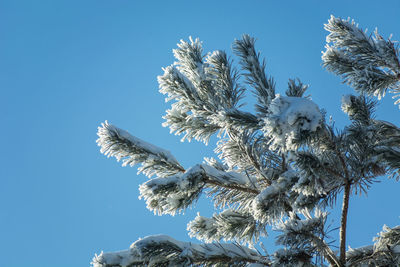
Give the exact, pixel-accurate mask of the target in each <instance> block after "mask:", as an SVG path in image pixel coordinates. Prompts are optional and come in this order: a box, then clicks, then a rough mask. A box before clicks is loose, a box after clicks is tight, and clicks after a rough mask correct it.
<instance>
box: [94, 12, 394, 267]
mask: <svg viewBox="0 0 400 267" xmlns="http://www.w3.org/2000/svg"><path fill="white" fill-rule="evenodd" d="M325 29H326V30H327V31H329V35H328V37H327V43H328V44H327V46H326V51H325V52H324V53H323V56H322V60H323V65H324V66H325V67H326V69H327V70H329V71H332V72H333V73H335V74H337V75H339V76H341V77H342V78H343V82H345V83H347V84H348V85H350V86H352V87H353V88H354V89H355V90H356V91H357V92H358V93H359V95H347V96H344V97H343V99H342V110H343V111H344V112H345V113H346V114H347V115H348V116H349V119H350V121H351V124H350V125H348V126H347V127H345V128H344V129H342V130H337V129H336V128H335V127H334V126H333V125H332V124H331V123H327V122H326V121H325V115H324V111H323V110H321V109H320V108H319V107H318V105H317V104H315V103H314V102H313V101H312V100H311V98H310V97H309V96H305V92H306V90H307V88H308V86H307V85H305V84H303V83H302V82H301V81H300V80H298V79H296V80H289V82H288V88H287V90H286V92H285V95H280V94H276V92H275V91H276V90H275V82H274V80H273V78H272V77H268V75H267V74H266V72H265V67H266V64H265V61H264V60H261V59H260V53H258V52H256V49H255V39H254V38H252V37H250V36H248V35H243V36H242V38H241V39H239V40H236V41H235V42H234V44H233V52H234V54H235V55H236V56H237V57H238V58H239V64H240V71H238V70H237V69H235V67H234V66H233V63H232V61H231V60H229V59H228V56H227V55H226V53H225V52H223V51H215V52H212V53H209V54H207V55H204V54H203V49H202V43H201V42H200V41H199V40H198V39H195V40H193V39H191V38H190V40H189V42H186V41H181V42H180V43H179V44H178V48H177V49H175V50H174V56H175V58H176V60H177V61H176V62H174V63H173V64H172V65H171V66H168V67H166V68H164V74H163V75H161V76H159V77H158V81H159V85H160V92H161V93H163V94H165V95H166V100H167V101H171V102H172V104H171V108H170V109H169V110H167V112H166V115H165V116H164V119H165V122H164V124H163V125H164V126H167V127H169V128H170V130H171V133H174V134H176V135H182V136H183V137H182V140H189V141H190V140H192V139H196V140H198V141H202V142H204V143H208V142H209V139H210V137H211V136H212V135H214V134H216V133H217V137H218V138H219V141H218V143H217V146H216V149H215V153H216V155H217V156H218V159H215V158H205V159H204V162H203V163H201V164H197V165H195V166H193V167H191V168H188V169H184V168H183V167H182V166H181V165H180V164H179V162H178V161H177V160H176V159H175V157H174V156H172V154H171V153H170V152H168V151H166V150H164V149H161V148H158V147H156V146H154V145H151V144H148V143H146V142H145V141H143V140H140V139H138V138H136V137H133V136H131V135H130V134H129V133H127V132H126V131H124V130H122V129H119V128H117V127H115V126H113V125H112V124H109V123H108V122H105V123H103V124H102V125H101V127H99V129H98V136H99V139H98V140H97V143H98V145H99V146H100V147H101V152H102V153H104V154H105V155H107V156H108V157H110V156H113V157H115V158H117V160H122V161H123V165H124V166H125V165H130V166H133V165H136V164H141V166H140V167H139V172H142V173H144V174H145V175H147V176H148V177H149V178H151V177H152V176H156V177H155V178H152V179H150V180H149V181H147V182H145V183H144V184H142V185H141V186H140V189H139V190H140V198H143V199H144V200H145V201H146V204H147V208H148V209H149V210H151V211H153V212H154V213H155V214H158V215H163V214H171V215H175V214H177V213H181V212H184V211H185V209H186V208H187V207H189V206H191V205H194V203H195V201H196V200H197V199H198V198H199V196H200V195H201V194H202V193H205V194H207V195H208V196H210V197H211V199H212V200H213V201H214V204H215V207H216V208H217V210H219V211H220V212H219V213H215V214H214V215H213V216H212V217H211V218H206V217H203V216H201V215H200V214H198V215H197V217H196V218H195V219H194V220H193V221H191V222H189V224H188V227H187V229H188V231H189V235H190V236H191V237H195V238H197V239H198V240H202V241H204V243H198V244H194V243H186V242H180V241H177V240H175V239H173V238H171V237H168V236H148V237H145V238H144V239H141V240H139V241H136V242H135V243H133V244H132V246H131V247H130V249H128V250H125V251H120V252H110V253H103V252H102V253H101V254H100V255H96V256H95V257H94V259H93V261H92V265H93V266H94V267H115V266H253V267H256V266H327V265H329V266H337V267H344V266H399V265H400V228H399V226H396V227H393V228H389V227H387V226H384V229H383V231H382V232H381V233H379V234H378V237H377V238H376V239H375V243H374V244H373V245H367V246H365V247H361V248H355V249H352V248H349V249H348V250H347V251H346V248H347V247H346V246H347V244H346V227H347V216H348V214H347V212H348V205H349V198H350V197H351V195H353V194H357V193H359V192H367V190H368V189H369V188H370V186H372V184H373V183H374V182H375V181H377V180H378V178H379V177H382V176H385V175H387V176H391V177H396V178H397V179H398V178H399V177H400V128H398V127H397V126H395V125H393V124H391V123H389V122H386V121H382V120H377V119H375V117H374V111H375V109H376V101H375V100H373V98H371V97H372V96H378V98H380V97H381V96H384V95H385V93H386V91H387V90H390V91H391V92H393V93H394V94H395V96H398V95H399V91H400V89H399V88H400V87H399V86H400V64H399V57H398V54H399V49H398V47H396V46H395V45H394V42H393V41H391V40H390V38H389V39H388V40H385V39H384V38H383V37H382V36H380V35H379V34H378V32H377V31H375V35H374V37H369V36H367V35H366V32H365V31H363V30H362V29H360V28H358V27H357V25H356V24H355V23H354V22H353V21H350V20H342V19H340V18H335V17H333V16H332V17H331V18H330V20H329V21H328V23H327V24H326V25H325ZM247 87H249V88H251V89H252V90H253V93H254V95H255V97H256V99H257V103H256V105H255V110H256V112H255V114H252V113H250V112H247V111H244V110H242V109H241V104H240V100H241V98H242V96H243V93H244V90H245V88H247ZM399 101H400V100H397V101H396V102H395V103H396V104H398V103H400V102H399ZM339 194H343V200H342V215H341V218H340V233H339V238H338V242H339V244H340V247H339V251H336V250H334V249H333V247H332V243H333V242H334V240H333V239H332V237H329V236H328V233H329V232H330V231H331V230H330V229H329V227H328V225H327V224H326V221H327V217H328V213H327V212H325V211H324V209H325V208H326V207H328V206H329V207H336V204H337V202H338V200H337V199H338V195H339ZM312 214H313V215H312ZM267 226H273V227H272V229H274V230H276V231H278V232H279V235H278V237H277V238H276V244H277V245H279V246H282V248H280V249H278V250H276V251H275V252H274V253H271V254H269V253H267V252H266V251H265V252H263V253H262V252H259V251H258V250H256V249H255V247H256V246H257V245H259V244H260V238H261V237H266V236H267V228H266V227H267ZM222 240H223V241H226V242H228V243H220V242H221V241H222ZM229 242H230V243H229Z"/></svg>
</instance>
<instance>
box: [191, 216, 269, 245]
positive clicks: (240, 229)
mask: <svg viewBox="0 0 400 267" xmlns="http://www.w3.org/2000/svg"><path fill="white" fill-rule="evenodd" d="M187 230H188V231H189V236H190V237H196V239H198V240H203V241H205V242H206V243H210V242H214V241H220V240H222V239H223V240H225V241H238V242H245V243H247V244H249V245H253V244H255V243H257V242H258V241H259V238H260V236H267V232H266V230H265V224H262V223H260V222H258V221H256V220H255V219H254V217H253V216H252V215H251V214H250V213H244V212H240V211H238V210H234V209H226V210H224V211H223V212H221V213H219V214H216V213H215V214H214V215H213V216H212V217H211V218H206V217H203V216H200V214H199V213H198V214H197V216H196V218H195V219H194V220H193V221H191V222H189V224H188V226H187Z"/></svg>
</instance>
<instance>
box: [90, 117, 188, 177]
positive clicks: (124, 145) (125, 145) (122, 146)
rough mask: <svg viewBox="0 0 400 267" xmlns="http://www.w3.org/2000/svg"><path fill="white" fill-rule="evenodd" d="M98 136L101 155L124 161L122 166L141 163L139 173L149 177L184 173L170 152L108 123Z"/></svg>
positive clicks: (103, 124)
mask: <svg viewBox="0 0 400 267" xmlns="http://www.w3.org/2000/svg"><path fill="white" fill-rule="evenodd" d="M97 135H98V136H99V138H98V139H97V141H96V142H97V144H98V146H100V152H101V153H103V154H104V155H106V156H107V157H115V158H116V159H117V160H118V161H120V160H122V162H123V163H122V166H127V165H129V166H133V165H135V164H139V163H141V164H142V165H141V166H140V167H139V168H138V173H143V174H145V175H146V176H148V177H151V176H153V175H157V176H158V177H166V176H170V175H174V174H177V173H179V172H183V171H184V169H183V167H182V166H181V165H180V164H179V162H178V161H177V160H176V159H175V157H174V156H173V155H172V154H171V153H170V152H169V151H167V150H164V149H162V148H159V147H156V146H154V145H152V144H149V143H147V142H145V141H143V140H141V139H139V138H137V137H134V136H132V135H130V134H129V133H128V132H127V131H125V130H122V129H119V128H117V127H115V126H114V125H112V124H109V123H108V122H107V121H105V122H104V123H102V124H101V127H98V131H97Z"/></svg>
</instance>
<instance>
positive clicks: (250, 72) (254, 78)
mask: <svg viewBox="0 0 400 267" xmlns="http://www.w3.org/2000/svg"><path fill="white" fill-rule="evenodd" d="M255 42H256V41H255V39H254V38H253V37H250V36H249V35H247V34H244V35H243V37H242V39H239V40H235V42H234V43H233V51H234V52H235V54H236V55H238V56H239V57H240V64H241V65H242V69H243V70H245V71H246V73H245V74H244V75H245V76H246V81H247V83H248V84H249V85H250V86H252V87H253V88H254V89H255V94H256V96H257V100H258V104H257V105H256V109H257V111H258V112H260V113H261V114H266V113H267V112H268V106H269V104H270V103H271V101H272V99H274V98H275V82H274V79H273V78H272V77H271V78H267V77H266V74H265V66H266V63H265V61H264V60H263V61H262V62H260V53H257V52H256V50H255V46H254V45H255Z"/></svg>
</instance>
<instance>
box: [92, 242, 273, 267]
mask: <svg viewBox="0 0 400 267" xmlns="http://www.w3.org/2000/svg"><path fill="white" fill-rule="evenodd" d="M257 262H259V263H264V262H265V259H264V258H263V257H262V256H261V255H260V254H259V253H258V252H257V251H255V250H252V249H249V248H247V247H244V246H241V245H238V244H221V243H212V244H193V243H191V242H182V241H178V240H175V239H173V238H172V237H169V236H166V235H154V236H148V237H145V238H143V239H139V240H138V241H136V242H134V243H133V244H132V245H131V246H130V249H129V250H124V251H119V252H109V253H103V252H102V253H101V254H100V255H95V257H94V258H93V260H92V266H93V267H123V266H153V267H154V266H199V265H204V266H214V265H215V266H217V264H218V263H220V264H221V263H224V264H226V265H227V266H235V265H240V266H244V265H245V264H246V263H257Z"/></svg>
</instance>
